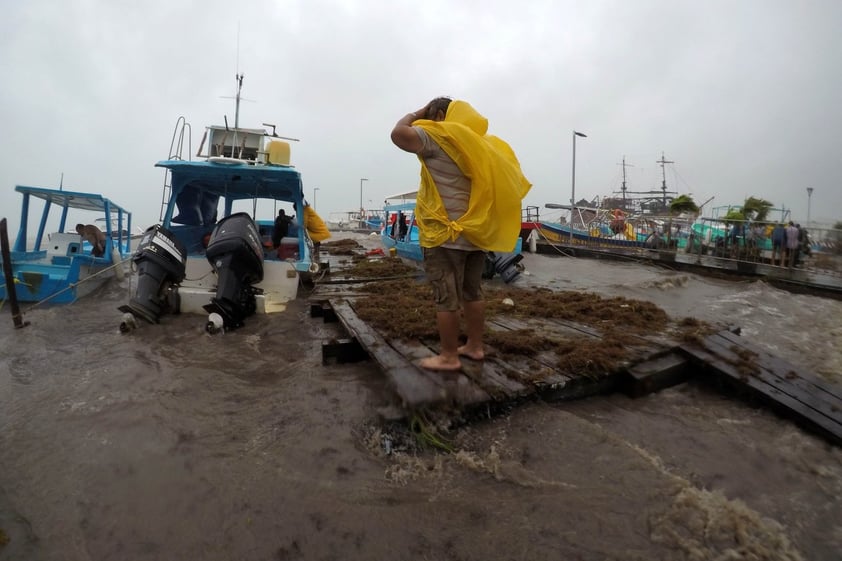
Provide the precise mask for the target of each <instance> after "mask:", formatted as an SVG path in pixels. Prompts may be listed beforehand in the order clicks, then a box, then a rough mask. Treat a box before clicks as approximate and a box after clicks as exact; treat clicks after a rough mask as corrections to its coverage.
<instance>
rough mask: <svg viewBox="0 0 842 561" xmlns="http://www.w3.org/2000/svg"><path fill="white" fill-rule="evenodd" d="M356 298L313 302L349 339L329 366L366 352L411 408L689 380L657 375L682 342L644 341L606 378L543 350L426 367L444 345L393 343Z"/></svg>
mask: <svg viewBox="0 0 842 561" xmlns="http://www.w3.org/2000/svg"><path fill="white" fill-rule="evenodd" d="M325 297H326V298H325ZM354 300H355V296H353V295H352V294H350V293H348V292H344V291H343V292H341V293H340V292H337V291H334V290H328V291H326V292H325V293H322V294H317V295H313V296H311V306H310V310H311V316H314V317H323V318H324V319H325V321H339V322H340V323H341V325H342V327H343V328H344V330H345V331H346V332H347V333H348V336H349V338H348V339H343V340H340V341H338V342H336V341H335V342H330V343H325V344H323V353H322V355H323V360H325V361H329V360H333V359H336V360H338V361H340V362H342V361H352V360H357V359H359V358H360V357H361V356H363V355H361V354H360V353H361V352H364V353H365V354H367V356H368V357H370V358H371V359H372V360H373V361H375V362H376V363H377V364H378V366H379V367H380V368H381V370H382V371H383V373H384V375H385V377H386V379H387V381H388V383H389V384H390V386H391V388H392V390H393V391H394V393H395V394H396V396H397V397H398V398H399V399H400V401H401V404H402V406H403V407H404V408H405V409H407V410H412V409H414V408H419V407H425V406H447V405H449V406H454V407H458V408H460V409H462V410H464V409H470V408H471V407H474V406H483V407H485V408H487V407H489V406H495V405H500V406H506V407H508V406H511V404H512V403H514V402H518V401H521V400H525V399H533V398H541V399H545V400H552V401H556V400H565V399H578V398H582V397H586V396H589V395H594V394H598V393H606V392H610V391H615V390H622V391H627V392H628V393H630V394H632V395H640V394H642V393H643V392H645V391H657V390H658V389H662V388H663V387H666V386H668V385H674V384H675V383H678V382H679V381H683V380H684V378H680V379H679V378H676V377H670V376H663V375H661V376H660V377H658V376H656V375H657V374H660V373H661V370H663V369H662V368H660V367H659V365H660V364H661V362H658V361H659V360H661V359H660V358H659V357H660V356H663V355H664V354H665V353H669V352H670V350H671V348H672V347H673V346H675V344H676V343H670V342H666V341H664V342H661V343H660V344H653V343H652V342H651V341H649V340H646V339H644V338H641V339H640V342H639V344H638V345H637V346H633V347H632V350H633V352H632V353H631V356H632V359H631V360H630V361H629V362H628V363H624V364H622V365H619V366H618V368H617V369H616V370H615V371H613V372H605V373H603V374H599V375H593V374H591V375H583V374H579V373H574V372H564V371H562V370H561V369H560V367H559V364H558V357H557V356H556V355H555V354H553V353H551V352H536V353H535V354H534V355H532V356H523V355H513V354H504V353H501V352H498V351H496V350H495V349H494V348H493V347H491V346H489V345H487V352H486V358H485V360H483V361H474V360H470V359H468V358H463V359H462V370H461V371H460V372H457V373H446V372H431V371H428V370H425V369H423V368H419V367H418V366H417V365H416V362H417V361H418V360H419V359H421V358H424V357H427V356H431V355H433V354H436V353H437V352H438V351H439V341H438V340H437V339H435V340H428V339H417V340H412V341H406V340H401V339H398V338H390V337H388V336H386V335H384V334H383V333H381V332H380V331H378V330H377V329H375V328H374V327H373V326H371V325H370V324H368V323H367V322H365V321H363V320H361V319H360V318H359V317H358V316H357V314H356V312H355V311H354ZM487 325H488V327H489V328H490V329H492V330H495V331H502V332H506V331H516V330H522V329H535V330H541V331H542V332H543V333H550V334H555V335H557V336H559V337H563V338H568V339H569V338H571V337H579V338H581V337H586V338H599V337H600V335H599V333H598V332H597V331H596V330H594V329H593V328H591V327H588V326H585V325H581V324H577V323H575V322H570V321H561V320H549V319H547V320H536V319H534V318H531V319H530V320H528V321H527V320H521V319H514V318H491V319H489V320H488V321H487ZM653 361H654V362H653ZM681 361H682V364H683V363H686V362H687V359H686V358H684V357H682V358H681ZM647 364H648V366H643V365H647ZM632 366H635V367H636V370H634V375H632V374H631V371H630V369H629V368H630V367H632ZM669 368H670V369H675V365H674V364H672V363H670V364H669Z"/></svg>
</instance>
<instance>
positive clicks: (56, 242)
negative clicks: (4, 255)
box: [0, 185, 132, 304]
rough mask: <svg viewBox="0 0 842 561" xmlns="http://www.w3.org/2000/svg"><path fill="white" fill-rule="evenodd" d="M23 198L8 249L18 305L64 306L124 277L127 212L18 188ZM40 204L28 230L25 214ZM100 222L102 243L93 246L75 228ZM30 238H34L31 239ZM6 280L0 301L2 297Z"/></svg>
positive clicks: (76, 196) (86, 198) (81, 197)
mask: <svg viewBox="0 0 842 561" xmlns="http://www.w3.org/2000/svg"><path fill="white" fill-rule="evenodd" d="M15 191H17V192H18V193H20V194H21V195H22V196H23V201H22V204H21V215H20V225H19V229H18V233H17V238H16V239H15V243H14V245H13V246H12V248H11V252H10V262H11V265H12V276H13V278H14V283H15V294H16V296H17V299H18V300H19V301H21V302H42V301H47V302H50V303H56V304H59V303H68V302H73V301H75V300H76V299H78V298H81V297H83V296H85V295H87V294H90V293H91V292H93V291H94V290H96V289H97V288H98V287H99V286H101V285H102V284H103V283H105V282H106V281H108V280H109V279H111V278H114V277H117V278H121V277H122V275H124V274H125V272H124V269H123V260H125V259H128V258H129V257H130V256H131V240H130V238H129V236H128V235H126V232H129V231H131V216H132V215H131V213H130V212H128V211H127V210H125V209H124V208H122V207H121V206H119V205H117V204H115V203H114V202H112V201H111V200H109V199H107V198H106V197H103V196H102V195H100V194H94V193H82V192H78V191H66V190H64V189H51V188H45V187H29V186H23V185H18V186H16V187H15ZM34 201H41V202H42V203H43V206H42V207H41V215H40V218H39V219H38V222H37V228H34V229H30V227H29V225H30V220H29V219H30V211H33V213H34V212H35V211H36V210H37V209H35V208H32V204H33V202H34ZM99 219H102V222H101V225H102V226H103V227H104V230H103V234H105V240H104V242H102V244H101V245H97V246H93V245H91V243H90V242H89V241H87V240H86V239H85V238H84V237H83V236H82V235H81V234H80V233H79V232H77V231H76V225H77V224H83V225H93V224H95V223H97V220H99ZM33 234H34V237H32V236H33ZM7 295H8V292H7V287H6V285H5V281H3V282H2V283H0V300H5V299H6V298H7Z"/></svg>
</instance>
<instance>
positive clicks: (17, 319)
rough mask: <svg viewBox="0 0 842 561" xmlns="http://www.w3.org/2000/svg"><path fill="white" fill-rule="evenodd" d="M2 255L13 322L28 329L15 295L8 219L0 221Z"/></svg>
mask: <svg viewBox="0 0 842 561" xmlns="http://www.w3.org/2000/svg"><path fill="white" fill-rule="evenodd" d="M0 253H2V256H3V276H4V277H5V278H6V300H8V301H9V306H10V307H11V310H12V321H13V322H14V323H15V327H26V326H27V325H28V322H27V323H24V321H23V318H22V317H21V315H20V308H19V307H18V297H17V294H16V293H15V277H13V276H12V255H11V251H9V233H8V232H7V231H6V219H5V218H3V219H2V220H0Z"/></svg>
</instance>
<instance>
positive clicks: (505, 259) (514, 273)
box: [482, 251, 523, 284]
mask: <svg viewBox="0 0 842 561" xmlns="http://www.w3.org/2000/svg"><path fill="white" fill-rule="evenodd" d="M522 259H523V255H522V254H520V253H501V254H496V253H494V252H493V251H489V252H488V253H486V254H485V270H484V271H483V274H482V277H483V278H485V279H490V278H493V277H494V274H495V273H497V274H499V275H500V277H502V279H503V282H505V283H506V284H509V283H510V282H512V281H513V280H515V279H516V278H517V277H518V275H520V271H521V267H520V265H519V263H520V262H521V260H522Z"/></svg>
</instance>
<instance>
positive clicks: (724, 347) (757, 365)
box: [681, 331, 842, 444]
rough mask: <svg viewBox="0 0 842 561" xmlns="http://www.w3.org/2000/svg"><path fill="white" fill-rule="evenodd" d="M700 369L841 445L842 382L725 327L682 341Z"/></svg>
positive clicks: (687, 353) (685, 351)
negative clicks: (701, 339)
mask: <svg viewBox="0 0 842 561" xmlns="http://www.w3.org/2000/svg"><path fill="white" fill-rule="evenodd" d="M681 351H682V352H684V353H685V354H686V355H687V356H689V357H690V358H691V360H692V362H693V364H694V366H695V367H696V368H697V369H698V370H699V371H701V372H704V373H707V374H709V375H711V376H713V377H714V379H715V380H716V381H718V382H721V383H724V384H725V385H726V386H729V387H731V388H733V389H734V390H736V391H737V392H738V393H739V394H741V395H743V396H746V397H748V398H750V399H752V400H755V401H759V402H761V403H764V404H766V405H769V406H771V407H772V408H773V409H774V410H775V411H777V412H778V413H780V414H782V415H784V416H787V417H789V418H791V419H793V420H794V421H796V422H797V423H798V424H800V425H802V426H804V427H805V428H807V429H810V430H813V431H814V432H817V433H819V434H821V435H823V436H824V437H825V438H827V439H829V440H830V441H831V442H834V443H836V444H842V387H840V386H839V385H838V384H833V383H831V382H829V381H827V380H824V379H823V378H821V377H820V376H818V375H816V374H814V373H812V372H808V371H806V370H804V369H803V368H797V367H795V366H794V365H792V364H790V363H788V362H786V361H784V360H782V359H780V358H778V357H776V356H773V355H771V354H770V353H768V352H767V351H765V350H763V349H761V348H760V347H758V346H756V345H753V344H751V343H749V342H748V341H745V340H743V339H741V338H740V337H739V336H737V335H734V334H733V333H730V332H728V331H725V332H720V333H715V334H713V335H710V336H709V337H707V338H706V339H705V340H704V342H703V343H702V344H700V345H691V344H687V345H682V346H681Z"/></svg>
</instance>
